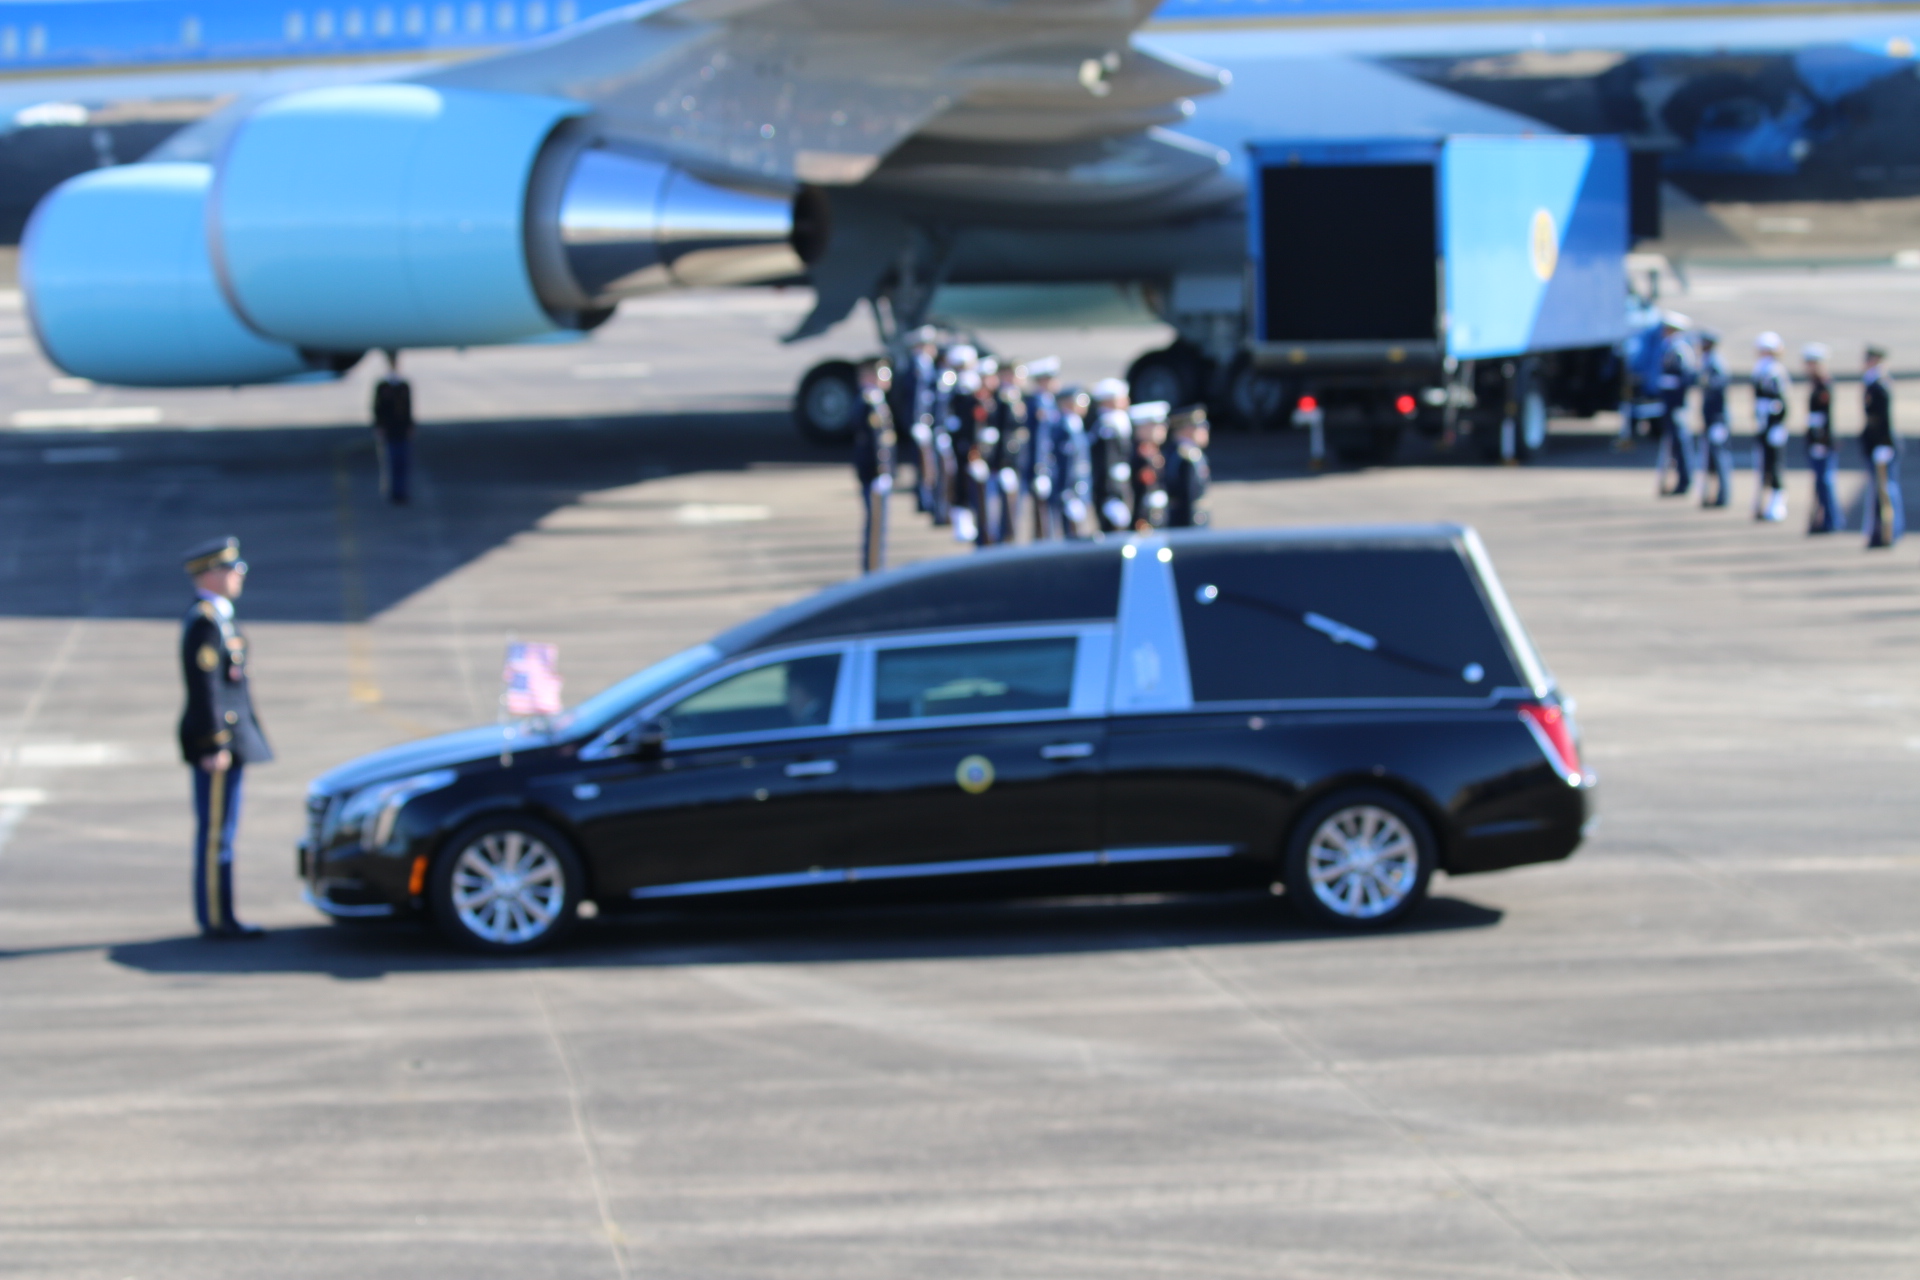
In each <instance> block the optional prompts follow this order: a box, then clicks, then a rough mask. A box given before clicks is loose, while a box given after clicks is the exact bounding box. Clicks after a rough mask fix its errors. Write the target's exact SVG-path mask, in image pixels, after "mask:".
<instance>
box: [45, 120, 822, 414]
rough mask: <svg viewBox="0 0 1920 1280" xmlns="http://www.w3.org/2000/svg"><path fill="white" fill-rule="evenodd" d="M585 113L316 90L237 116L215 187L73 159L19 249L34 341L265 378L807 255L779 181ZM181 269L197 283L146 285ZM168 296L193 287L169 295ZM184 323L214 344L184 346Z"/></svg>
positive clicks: (471, 339)
mask: <svg viewBox="0 0 1920 1280" xmlns="http://www.w3.org/2000/svg"><path fill="white" fill-rule="evenodd" d="M584 111H585V109H584V108H583V107H581V106H580V104H578V103H574V102H570V101H566V100H563V99H557V98H544V97H535V96H531V95H525V94H506V93H484V92H476V91H472V90H459V89H436V88H431V87H429V86H425V85H414V84H376V85H352V86H346V87H342V88H333V89H318V90H312V91H309V92H304V93H296V94H290V95H288V96H287V97H284V98H279V99H275V100H273V101H271V102H269V103H267V104H265V105H264V106H262V107H261V108H260V109H259V110H257V111H256V112H254V113H253V115H251V116H249V117H248V118H247V119H246V120H245V121H244V122H242V123H241V124H240V125H239V127H238V128H237V129H236V130H235V131H234V134H233V136H232V138H231V139H230V141H229V143H228V145H227V149H226V152H225V154H224V155H223V156H222V157H221V159H220V163H219V166H218V168H217V170H214V171H211V172H212V187H211V191H209V190H208V184H207V175H208V173H209V172H210V171H209V170H207V169H206V167H205V166H198V165H132V166H128V167H126V168H124V169H113V170H102V171H97V172H95V173H92V174H87V175H84V176H82V177H80V178H76V179H74V180H72V181H71V182H69V183H67V184H65V185H63V186H62V187H60V188H59V189H58V190H56V191H55V193H54V194H53V195H52V196H49V197H48V199H47V201H46V202H45V204H43V206H42V208H41V209H40V210H39V211H38V212H36V214H35V216H34V223H33V228H32V229H31V231H30V234H29V237H28V239H27V242H26V243H25V244H24V245H23V252H22V276H23V282H24V284H25V286H26V288H27V291H28V295H29V298H30V300H31V305H32V308H33V311H34V314H35V317H36V321H37V322H38V324H39V329H40V332H41V336H42V342H43V345H45V346H46V347H47V348H48V351H49V354H50V355H52V356H53V357H54V359H55V361H56V362H57V363H60V364H61V365H62V366H63V367H65V368H68V369H70V370H72V371H73V372H76V373H85V375H86V376H88V377H92V378H95V379H96V380H98V381H102V382H123V383H142V382H149V383H150V382H155V381H160V382H165V383H169V384H173V385H195V384H198V385H210V384H223V383H239V382H258V381H271V380H275V379H278V378H284V377H287V376H291V375H294V374H298V373H301V372H305V371H308V370H309V369H315V368H318V369H325V368H329V367H339V366H340V365H341V364H342V363H350V362H351V359H352V357H353V356H354V355H356V354H357V353H360V352H364V351H367V350H371V349H379V348H392V349H399V348H407V347H448V346H480V345H485V344H489V343H502V342H517V341H522V340H525V339H528V338H535V337H540V336H543V335H546V334H551V333H555V332H557V331H561V330H566V329H587V328H592V327H593V326H594V325H596V324H598V323H600V322H601V321H602V320H604V319H606V317H607V316H608V315H610V314H612V309H613V306H614V305H615V304H616V303H617V302H618V301H619V300H620V299H621V298H623V297H630V296H633V295H635V294H640V293H647V292H652V291H655V290H658V289H662V288H671V287H674V286H677V285H690V284H698V285H717V284H753V283H760V282H764V281H771V280H779V279H787V278H791V277H793V276H795V275H797V274H799V273H800V272H801V271H803V270H804V264H803V263H802V261H801V259H800V256H799V254H798V253H797V252H796V250H795V248H794V246H793V243H792V241H793V228H794V204H793V201H792V199H791V198H790V197H789V196H788V195H787V194H785V193H777V192H766V191H753V190H743V189H739V188H735V187H733V186H729V185H721V184H717V183H714V182H709V181H706V180H703V179H702V178H699V177H696V176H694V175H693V174H690V173H688V172H686V171H684V170H682V169H680V168H678V167H676V166H674V165H672V164H670V163H668V162H667V161H665V160H664V159H661V158H659V157H655V156H651V155H649V154H647V153H645V152H643V151H639V150H636V149H632V148H628V147H623V146H620V145H618V144H609V143H607V142H605V141H604V140H602V138H601V137H600V135H599V133H598V131H597V130H596V128H595V125H594V122H593V121H591V120H590V119H587V118H585V115H584ZM189 173H191V174H192V175H193V178H194V181H193V182H191V183H190V182H188V174H189ZM188 187H191V194H192V199H191V201H188V200H187V199H186V193H187V188H188ZM196 226H197V234H195V233H194V228H195V227H196ZM182 255H185V257H183V256H182ZM189 259H190V261H189ZM163 263H164V264H169V265H167V266H166V267H165V269H164V270H163V269H162V268H161V266H159V265H158V264H163ZM168 273H171V274H168ZM196 273H197V274H196ZM187 276H191V280H192V286H193V287H192V288H191V289H183V288H180V287H174V286H168V287H160V286H159V285H157V284H156V283H155V282H156V280H157V279H158V278H160V277H164V278H165V279H167V280H173V279H175V278H176V277H178V278H179V279H181V280H184V279H186V278H187ZM168 288H172V293H168ZM130 290H131V291H132V292H131V294H130V293H129V291H130ZM142 291H145V292H142ZM148 293H152V294H154V297H153V298H152V299H150V300H148V301H146V302H137V301H136V302H135V304H134V305H132V306H129V305H128V304H129V301H130V298H140V297H145V296H146V295H147V294H148ZM173 294H179V295H180V296H181V297H183V298H184V297H187V296H188V294H190V295H191V303H190V306H189V303H187V302H175V303H172V304H170V305H172V306H173V310H172V311H168V310H167V306H166V305H163V303H164V302H165V299H166V298H170V297H172V296H173ZM162 295H165V297H162ZM181 308H187V309H188V310H187V311H183V310H181ZM188 311H190V313H191V314H190V315H189V314H188ZM188 319H191V320H193V322H194V323H195V324H198V325H200V327H201V328H203V329H208V330H209V331H212V330H214V329H217V330H218V331H219V333H220V334H221V338H222V341H223V342H225V343H226V345H225V346H222V347H219V348H218V349H217V350H215V349H213V348H208V349H207V350H206V351H205V352H203V353H201V354H200V355H199V357H198V358H196V359H187V358H183V355H182V352H181V343H182V339H181V338H180V336H179V334H178V332H177V331H178V330H179V329H181V327H182V325H183V323H184V322H185V321H186V320H188ZM221 326H224V327H221ZM188 327H191V326H188ZM69 352H71V353H72V354H69ZM269 354H271V356H272V357H273V358H272V359H268V358H267V357H268V355H269Z"/></svg>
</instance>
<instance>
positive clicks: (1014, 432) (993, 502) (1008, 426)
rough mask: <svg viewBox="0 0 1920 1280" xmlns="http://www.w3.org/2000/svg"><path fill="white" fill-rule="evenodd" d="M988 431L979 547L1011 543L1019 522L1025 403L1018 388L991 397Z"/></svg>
mask: <svg viewBox="0 0 1920 1280" xmlns="http://www.w3.org/2000/svg"><path fill="white" fill-rule="evenodd" d="M987 422H988V425H987V429H986V430H985V431H983V432H981V440H980V444H981V456H982V458H984V459H985V461H986V464H987V484H986V503H985V508H984V512H983V518H982V520H981V537H980V544H981V545H982V546H987V545H990V544H996V543H1007V542H1012V541H1013V540H1014V537H1015V534H1016V533H1017V530H1016V529H1015V525H1016V524H1017V523H1018V522H1019V519H1020V493H1021V485H1020V459H1021V457H1022V456H1023V455H1024V454H1025V453H1026V451H1027V440H1028V434H1029V433H1028V429H1027V402H1026V398H1025V397H1024V396H1022V395H1021V393H1020V389H1019V388H1018V387H1015V386H1012V385H1007V384H1003V385H1002V386H1001V387H1000V388H999V390H997V391H996V392H995V393H994V397H993V404H992V406H991V407H990V409H989V410H988V415H987Z"/></svg>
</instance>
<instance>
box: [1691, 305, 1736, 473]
mask: <svg viewBox="0 0 1920 1280" xmlns="http://www.w3.org/2000/svg"><path fill="white" fill-rule="evenodd" d="M1698 336H1699V339H1700V428H1701V430H1700V434H1701V437H1702V439H1703V440H1704V441H1705V449H1704V455H1705V456H1704V457H1703V458H1702V459H1701V463H1700V505H1701V506H1703V507H1724V506H1726V505H1727V503H1728V502H1730V501H1731V500H1732V498H1733V428H1732V427H1731V426H1730V425H1729V424H1728V422H1727V387H1728V385H1729V384H1730V383H1731V382H1732V378H1731V377H1730V376H1729V375H1728V373H1727V362H1726V360H1725V359H1723V358H1722V357H1721V355H1720V335H1719V334H1717V333H1715V332H1714V331H1713V330H1711V329H1702V330H1700V331H1699V334H1698Z"/></svg>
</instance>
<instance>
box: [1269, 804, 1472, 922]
mask: <svg viewBox="0 0 1920 1280" xmlns="http://www.w3.org/2000/svg"><path fill="white" fill-rule="evenodd" d="M1437 853H1438V850H1437V847H1436V845H1435V842H1434V838H1433V829H1432V828H1431V827H1429V826H1428V825H1427V820H1426V819H1425V818H1424V817H1422V816H1421V814H1420V811H1419V810H1418V809H1417V808H1415V807H1414V806H1413V805H1412V804H1410V803H1408V802H1407V801H1406V800H1405V799H1403V798H1402V797H1400V796H1398V795H1395V794H1394V793H1393V792H1391V791H1386V790H1381V789H1377V788H1372V787H1366V788H1355V789H1353V790H1350V791H1342V792H1339V793H1338V794H1336V795H1331V796H1328V797H1327V798H1326V799H1324V800H1322V801H1320V802H1319V803H1318V804H1316V805H1314V806H1313V807H1312V808H1311V809H1309V810H1308V811H1307V812H1306V813H1305V814H1304V815H1303V816H1302V817H1301V819H1300V821H1299V823H1298V824H1296V825H1295V827H1294V830H1293V837H1292V838H1291V839H1290V840H1289V841H1288V842H1287V853H1286V865H1285V884H1286V888H1287V901H1288V902H1289V903H1290V904H1292V906H1293V909H1294V910H1295V911H1297V912H1299V913H1300V914H1302V915H1304V916H1306V917H1307V918H1308V919H1309V920H1312V921H1313V922H1315V923H1316V924H1325V925H1332V926H1334V927H1335V928H1340V929H1381V928H1385V927H1386V926H1388V925H1391V924H1396V923H1398V922H1399V921H1401V920H1404V919H1406V917H1407V916H1408V915H1410V914H1411V913H1412V912H1413V910H1414V909H1415V908H1416V907H1418V906H1419V905H1420V903H1421V902H1422V901H1423V900H1424V899H1425V898H1426V896H1427V881H1428V880H1429V879H1430V878H1431V877H1432V875H1433V868H1434V865H1435V863H1436V862H1437Z"/></svg>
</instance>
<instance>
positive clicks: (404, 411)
mask: <svg viewBox="0 0 1920 1280" xmlns="http://www.w3.org/2000/svg"><path fill="white" fill-rule="evenodd" d="M373 434H374V447H375V449H376V450H377V452H378V453H379V455H380V493H381V496H383V497H384V498H386V500H387V501H388V502H391V503H392V504H393V505H394V506H396V507H404V506H406V505H407V502H408V501H409V500H410V499H411V498H412V496H413V486H412V476H413V388H412V387H410V386H408V385H407V380H406V379H405V378H403V377H401V376H400V353H399V352H397V351H389V352H387V376H386V377H384V378H382V379H380V381H378V382H376V383H374V384H373Z"/></svg>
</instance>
